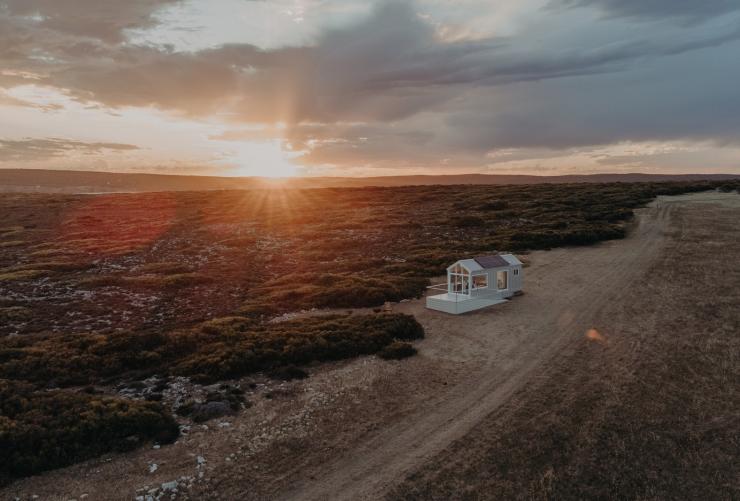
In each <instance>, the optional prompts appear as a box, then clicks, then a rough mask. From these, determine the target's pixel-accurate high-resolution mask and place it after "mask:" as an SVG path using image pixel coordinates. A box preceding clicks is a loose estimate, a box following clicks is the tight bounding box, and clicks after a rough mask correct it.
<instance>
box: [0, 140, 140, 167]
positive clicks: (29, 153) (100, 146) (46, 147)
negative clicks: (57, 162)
mask: <svg viewBox="0 0 740 501" xmlns="http://www.w3.org/2000/svg"><path fill="white" fill-rule="evenodd" d="M138 149H139V147H138V146H135V145H132V144H122V143H105V142H84V141H74V140H70V139H61V138H54V137H52V138H44V139H41V138H28V139H16V140H12V139H0V162H31V161H39V160H49V159H51V158H56V157H62V156H65V155H68V154H70V153H73V154H74V153H76V154H81V155H94V154H100V153H110V152H123V151H132V150H138Z"/></svg>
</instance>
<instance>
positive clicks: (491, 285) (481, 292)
mask: <svg viewBox="0 0 740 501" xmlns="http://www.w3.org/2000/svg"><path fill="white" fill-rule="evenodd" d="M515 269H518V270H519V274H518V275H514V270H515ZM499 271H508V272H509V277H508V280H509V284H508V285H509V288H508V289H506V290H503V291H500V290H498V289H497V288H496V273H497V272H499ZM486 275H487V276H488V287H487V288H485V289H472V290H471V291H470V297H485V298H498V299H504V298H507V297H511V296H513V295H514V293H515V292H517V291H520V290H522V284H523V279H524V276H523V273H522V267H521V266H510V267H508V268H491V269H488V270H486Z"/></svg>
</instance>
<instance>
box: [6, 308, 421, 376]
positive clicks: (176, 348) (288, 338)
mask: <svg viewBox="0 0 740 501" xmlns="http://www.w3.org/2000/svg"><path fill="white" fill-rule="evenodd" d="M423 336H424V330H423V328H422V327H421V325H420V324H419V323H418V322H417V321H416V319H414V317H412V316H410V315H403V314H380V315H326V316H315V317H306V318H300V319H296V320H290V321H286V322H279V323H256V322H254V321H253V320H251V319H248V318H241V317H228V318H226V319H223V320H222V321H218V320H211V321H208V322H205V323H203V324H201V325H199V326H197V327H194V328H191V329H184V330H179V331H173V332H169V333H163V332H159V331H150V332H136V333H134V332H121V333H112V334H96V333H79V334H58V335H49V336H44V335H28V336H23V337H14V338H4V339H0V378H6V379H13V380H25V381H29V382H34V383H37V384H40V385H41V384H49V383H52V382H53V384H56V385H59V386H62V387H64V386H73V385H87V384H93V383H96V382H98V381H99V380H100V379H101V378H102V379H106V378H112V377H115V378H117V379H119V380H120V379H121V378H124V377H127V376H129V377H132V378H133V377H135V378H139V379H141V378H143V377H147V376H151V375H154V374H159V375H176V376H189V377H192V378H193V379H194V380H196V381H198V382H204V383H212V382H216V381H219V380H223V379H232V378H237V377H241V376H243V375H246V374H250V373H254V372H258V371H273V370H277V369H280V368H283V369H281V370H285V369H284V368H285V367H289V366H291V365H294V366H300V365H305V364H308V363H310V362H313V361H326V360H340V359H343V358H351V357H355V356H358V355H365V354H373V353H376V352H378V351H380V350H381V349H382V348H383V347H385V346H386V345H388V344H390V343H392V342H393V341H394V340H396V339H400V340H405V341H409V340H413V339H419V338H422V337H423Z"/></svg>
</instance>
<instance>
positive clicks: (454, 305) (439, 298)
mask: <svg viewBox="0 0 740 501" xmlns="http://www.w3.org/2000/svg"><path fill="white" fill-rule="evenodd" d="M507 302H508V301H507V300H506V299H499V298H495V297H492V298H486V297H473V298H471V297H468V296H464V295H462V294H450V293H445V294H437V295H436V296H427V308H430V309H432V310H438V311H443V312H445V313H451V314H452V315H459V314H460V313H467V312H469V311H474V310H480V309H481V308H487V307H489V306H494V305H496V304H501V303H507Z"/></svg>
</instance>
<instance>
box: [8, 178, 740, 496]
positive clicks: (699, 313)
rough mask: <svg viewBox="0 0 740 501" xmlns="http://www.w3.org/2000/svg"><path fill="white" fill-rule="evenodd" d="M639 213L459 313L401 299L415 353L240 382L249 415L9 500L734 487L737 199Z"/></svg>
mask: <svg viewBox="0 0 740 501" xmlns="http://www.w3.org/2000/svg"><path fill="white" fill-rule="evenodd" d="M636 212H637V214H638V217H637V218H636V219H635V220H634V221H633V222H631V223H630V226H629V228H628V233H627V237H626V238H624V239H622V240H613V241H607V242H603V243H600V244H597V245H594V246H589V247H575V248H574V247H568V248H560V249H554V250H550V251H535V252H532V253H530V254H528V255H526V256H525V257H526V261H527V263H528V265H529V266H528V267H527V268H526V270H525V294H524V295H523V296H521V297H517V298H515V299H514V300H512V301H511V302H510V303H508V304H505V305H502V306H499V307H495V308H491V309H487V310H483V311H480V312H476V313H473V314H467V315H463V316H457V317H453V316H447V315H445V314H443V313H439V312H433V311H429V310H426V309H424V307H423V300H421V299H415V300H411V301H403V302H400V303H395V304H394V305H393V310H394V312H398V313H408V314H412V315H414V316H415V317H416V319H417V320H418V322H419V323H420V324H421V325H422V326H423V327H424V330H425V338H424V339H423V340H422V341H419V342H417V343H416V347H417V348H418V350H419V355H417V356H415V357H412V358H410V359H407V360H402V361H384V360H381V359H379V358H375V357H373V358H367V357H365V358H359V359H355V360H349V361H337V362H330V363H326V364H323V365H319V366H316V367H313V368H311V369H310V373H311V376H310V377H309V378H308V379H301V380H291V381H276V380H274V379H268V378H265V377H263V376H261V375H259V374H258V375H250V376H247V377H243V378H241V379H238V380H236V381H235V383H234V384H236V385H237V386H240V387H242V388H245V389H247V390H246V398H247V399H248V401H249V402H251V404H252V405H251V407H250V408H249V409H247V410H245V411H243V412H240V413H239V414H236V415H233V416H227V417H224V418H221V419H219V420H215V421H210V422H208V423H207V424H205V425H197V424H193V425H192V426H189V427H188V429H187V432H186V433H184V434H183V435H181V436H180V438H179V439H178V440H177V441H176V442H175V443H174V444H172V445H162V446H161V447H156V448H152V447H151V446H149V447H143V448H139V449H138V450H136V451H133V452H128V453H125V454H116V453H110V454H105V455H103V456H102V457H100V458H96V459H92V460H89V461H87V462H83V463H79V464H77V465H74V466H70V467H67V468H63V469H59V470H55V471H51V472H47V473H44V474H41V475H38V476H34V477H29V478H26V479H21V480H17V481H15V482H14V483H12V484H10V485H9V486H7V487H5V488H4V489H3V490H2V491H0V497H2V498H3V499H13V498H16V497H19V498H21V499H28V498H30V497H31V496H32V495H37V496H40V497H41V498H42V499H70V498H79V497H81V496H82V495H83V494H87V496H86V498H87V499H131V498H134V497H136V496H143V498H146V496H152V498H165V499H166V498H170V497H174V498H177V499H379V498H384V497H385V498H389V499H483V498H486V499H490V498H526V499H531V498H536V499H551V498H562V497H564V496H569V497H580V498H603V497H608V496H609V495H610V494H611V493H613V492H620V493H622V494H624V496H626V497H630V498H643V499H646V498H647V499H665V498H673V499H692V498H693V499H696V498H699V497H703V498H707V499H708V498H713V499H731V498H733V497H736V496H737V495H738V493H739V492H740V491H739V490H738V482H737V478H738V470H737V464H736V458H737V456H738V452H739V451H740V443H739V438H738V433H737V430H738V429H739V426H738V421H737V419H738V416H737V408H738V406H740V395H738V390H737V381H738V380H739V378H740V374H738V367H740V363H738V362H739V361H740V360H739V358H740V354H739V350H740V341H739V340H738V338H737V332H739V331H740V325H739V320H740V319H738V316H737V311H738V308H739V307H740V297H739V294H740V292H739V291H738V289H737V284H738V283H739V282H740V269H738V263H740V245H738V242H740V227H739V225H738V224H737V221H738V219H739V218H738V216H739V215H740V198H739V197H738V195H737V194H736V193H720V192H717V191H709V192H702V193H695V194H688V195H681V196H676V197H659V198H658V199H657V200H656V201H654V202H652V203H651V204H650V205H649V206H648V207H647V208H644V209H638V210H637V211H636ZM327 312H328V313H331V311H328V310H317V311H307V312H304V313H302V314H300V315H299V317H300V316H301V315H303V316H317V315H323V314H325V313H327ZM342 312H343V313H344V312H345V310H342ZM366 313H372V312H371V311H370V310H369V309H355V310H354V312H353V315H362V314H366ZM299 319H300V318H299ZM293 320H295V318H293ZM187 384H189V383H188V382H187V380H186V379H184V380H179V382H178V381H174V382H171V383H170V385H169V387H168V389H166V390H165V397H166V398H169V396H170V395H169V394H168V392H169V393H172V392H177V391H186V390H185V389H183V387H186V386H187ZM152 465H154V466H152ZM173 482H174V483H173Z"/></svg>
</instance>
